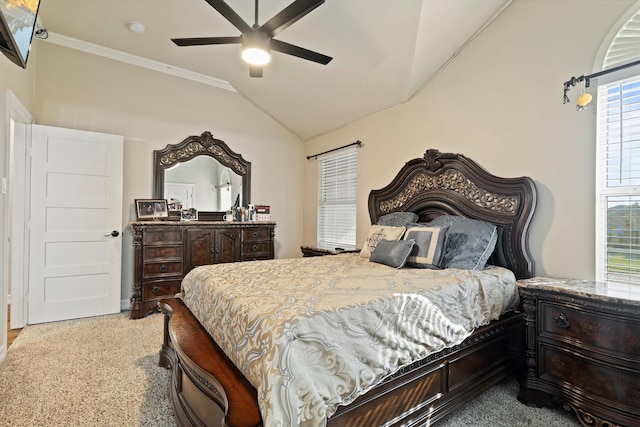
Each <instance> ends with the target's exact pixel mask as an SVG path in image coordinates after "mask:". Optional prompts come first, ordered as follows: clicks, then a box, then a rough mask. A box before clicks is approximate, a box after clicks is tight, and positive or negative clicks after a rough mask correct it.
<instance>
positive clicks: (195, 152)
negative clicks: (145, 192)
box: [153, 132, 251, 220]
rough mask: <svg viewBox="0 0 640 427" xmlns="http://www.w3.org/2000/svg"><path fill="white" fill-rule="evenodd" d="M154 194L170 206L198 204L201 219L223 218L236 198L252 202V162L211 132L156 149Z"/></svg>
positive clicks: (180, 206)
mask: <svg viewBox="0 0 640 427" xmlns="http://www.w3.org/2000/svg"><path fill="white" fill-rule="evenodd" d="M153 159H154V163H153V171H154V188H153V194H154V197H155V198H159V199H167V201H168V202H169V209H170V210H172V211H177V210H179V209H188V208H192V207H193V208H195V209H196V210H198V217H199V218H200V219H215V220H217V219H222V215H223V214H224V212H225V211H226V210H227V209H229V208H230V207H231V206H232V205H233V204H235V203H236V200H237V201H238V202H239V203H240V204H241V205H242V206H246V205H248V204H249V203H250V192H251V187H250V184H251V163H250V162H247V161H246V160H244V159H243V158H242V155H240V154H237V153H234V152H233V151H231V149H230V148H229V147H228V146H227V145H226V144H225V143H224V141H221V140H219V139H215V138H213V136H212V135H211V133H210V132H204V133H203V134H202V135H201V136H189V137H187V138H186V139H185V140H184V141H182V142H180V143H179V144H175V145H172V144H169V145H167V146H166V147H165V148H164V149H162V150H155V151H154V152H153Z"/></svg>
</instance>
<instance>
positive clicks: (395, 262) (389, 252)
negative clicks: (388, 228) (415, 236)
mask: <svg viewBox="0 0 640 427" xmlns="http://www.w3.org/2000/svg"><path fill="white" fill-rule="evenodd" d="M414 244H415V240H380V241H379V242H378V244H377V245H376V248H375V249H374V250H373V252H371V257H370V258H369V261H371V262H376V263H378V264H385V265H388V266H390V267H394V268H402V267H404V265H405V263H406V262H407V258H408V257H409V254H410V253H411V250H412V249H413V246H414Z"/></svg>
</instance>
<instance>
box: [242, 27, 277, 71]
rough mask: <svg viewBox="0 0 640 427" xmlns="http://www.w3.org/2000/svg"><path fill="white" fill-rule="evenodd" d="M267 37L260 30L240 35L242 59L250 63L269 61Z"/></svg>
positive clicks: (257, 63)
mask: <svg viewBox="0 0 640 427" xmlns="http://www.w3.org/2000/svg"><path fill="white" fill-rule="evenodd" d="M269 50H270V49H269V37H267V35H266V34H264V33H262V32H260V31H254V32H253V33H250V34H243V35H242V59H244V60H245V61H246V62H247V63H249V64H251V65H265V64H268V63H269V61H271V54H270V53H269Z"/></svg>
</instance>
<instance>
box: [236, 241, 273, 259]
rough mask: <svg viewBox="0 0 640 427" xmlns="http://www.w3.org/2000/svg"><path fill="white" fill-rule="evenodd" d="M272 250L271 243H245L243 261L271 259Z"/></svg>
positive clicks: (243, 245)
mask: <svg viewBox="0 0 640 427" xmlns="http://www.w3.org/2000/svg"><path fill="white" fill-rule="evenodd" d="M270 249H271V243H270V242H256V243H243V244H242V260H243V261H252V260H257V259H269V258H270V256H269V254H270Z"/></svg>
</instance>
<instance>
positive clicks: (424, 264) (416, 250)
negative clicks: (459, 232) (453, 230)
mask: <svg viewBox="0 0 640 427" xmlns="http://www.w3.org/2000/svg"><path fill="white" fill-rule="evenodd" d="M447 228H448V227H428V226H426V225H424V224H408V225H407V231H405V233H404V238H405V239H412V240H415V242H416V244H415V245H414V246H413V250H412V251H411V254H409V258H408V259H407V264H406V265H407V267H417V268H440V266H441V264H442V259H443V258H444V251H445V243H446V239H447Z"/></svg>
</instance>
